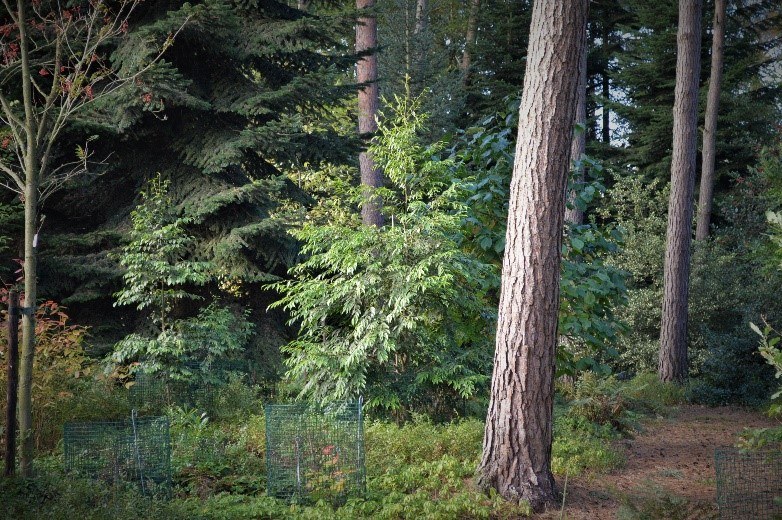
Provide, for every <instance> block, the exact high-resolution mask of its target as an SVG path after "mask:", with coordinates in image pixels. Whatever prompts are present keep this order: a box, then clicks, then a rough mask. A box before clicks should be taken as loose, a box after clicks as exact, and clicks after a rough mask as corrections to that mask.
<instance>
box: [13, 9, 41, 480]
mask: <svg viewBox="0 0 782 520" xmlns="http://www.w3.org/2000/svg"><path fill="white" fill-rule="evenodd" d="M17 13H18V16H19V20H26V19H27V14H26V12H25V0H18V1H17ZM19 47H20V55H21V59H22V100H23V103H24V112H25V123H24V127H25V132H26V134H27V143H26V147H27V153H26V156H25V162H24V170H25V171H24V173H25V190H24V199H25V200H24V310H25V312H24V314H23V317H22V346H21V350H22V352H21V362H20V363H19V440H20V441H21V447H22V453H21V461H20V462H21V464H20V469H21V474H22V476H23V477H25V478H29V477H31V476H32V472H33V455H34V448H35V446H34V441H35V439H34V438H33V431H32V430H33V415H32V387H33V358H34V356H35V300H36V292H37V276H38V272H37V269H36V254H35V253H36V245H37V244H35V243H34V242H35V240H34V237H35V234H36V224H37V222H38V173H39V168H40V163H39V162H40V161H39V159H38V143H37V141H36V134H37V122H36V119H35V114H34V105H33V103H34V101H33V92H32V89H33V87H32V78H31V71H30V63H29V57H30V50H29V42H28V39H27V28H26V25H25V24H24V23H20V24H19Z"/></svg>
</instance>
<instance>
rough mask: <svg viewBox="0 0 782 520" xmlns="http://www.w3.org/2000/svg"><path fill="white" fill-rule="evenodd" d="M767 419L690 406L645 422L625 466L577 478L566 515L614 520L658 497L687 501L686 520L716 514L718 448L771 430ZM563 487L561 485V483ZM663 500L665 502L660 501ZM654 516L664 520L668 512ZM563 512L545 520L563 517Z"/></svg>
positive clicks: (630, 443) (575, 519)
mask: <svg viewBox="0 0 782 520" xmlns="http://www.w3.org/2000/svg"><path fill="white" fill-rule="evenodd" d="M772 425H773V422H771V421H770V420H769V419H768V418H766V417H764V416H763V415H762V414H760V413H758V412H756V411H751V410H747V409H744V408H737V407H721V408H708V407H702V406H694V405H686V406H682V407H680V408H679V409H678V411H677V412H676V413H675V414H674V415H673V416H672V417H671V418H667V419H658V420H654V421H650V422H646V423H645V425H644V431H643V432H642V433H640V434H638V435H637V436H636V437H635V438H634V439H627V440H622V441H619V445H620V447H621V449H622V450H623V451H624V455H625V461H626V463H625V465H624V466H623V467H622V468H621V469H619V470H617V471H615V472H613V473H611V474H608V475H601V476H592V477H579V478H572V479H570V481H569V482H568V490H567V496H566V507H565V515H564V516H563V518H567V519H570V520H582V519H583V520H587V519H588V520H604V519H605V520H608V519H612V520H613V519H615V518H616V517H617V513H618V511H619V507H620V504H621V503H622V501H623V500H625V501H626V500H627V499H628V497H629V498H630V499H631V500H632V502H633V503H635V504H639V503H642V502H643V501H644V498H643V497H651V496H654V495H656V496H657V500H655V503H660V502H662V503H663V504H664V503H666V502H667V503H671V502H673V503H678V504H681V503H683V502H685V501H686V506H683V507H682V506H680V507H679V509H682V508H684V509H686V510H687V511H688V514H687V515H685V516H683V518H693V519H695V518H697V519H702V518H712V517H714V515H715V514H716V508H715V505H714V504H715V500H716V498H715V497H716V485H715V473H714V449H715V448H718V447H723V446H731V445H733V444H734V443H735V442H736V437H737V435H738V434H739V433H740V432H741V431H742V430H743V429H744V428H758V427H763V426H772ZM558 483H559V484H560V486H561V485H562V480H561V479H560V481H559V482H558ZM661 497H662V500H660V498H661ZM654 516H655V517H658V516H659V517H660V518H665V517H667V515H666V514H665V513H664V509H663V508H661V509H660V512H659V513H658V514H657V515H654ZM559 517H560V515H559V512H556V513H549V514H546V515H541V516H540V518H546V519H548V518H559Z"/></svg>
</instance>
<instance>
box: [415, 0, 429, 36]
mask: <svg viewBox="0 0 782 520" xmlns="http://www.w3.org/2000/svg"><path fill="white" fill-rule="evenodd" d="M428 4H429V2H428V1H427V0H416V2H415V28H414V32H413V34H421V33H422V32H424V31H425V30H426V26H427V22H428V21H429V5H428Z"/></svg>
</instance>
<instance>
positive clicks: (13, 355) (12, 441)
mask: <svg viewBox="0 0 782 520" xmlns="http://www.w3.org/2000/svg"><path fill="white" fill-rule="evenodd" d="M6 353H7V361H8V380H7V381H6V382H7V384H8V386H7V392H6V409H5V470H4V475H5V476H6V477H11V476H13V474H14V473H15V472H16V409H17V404H18V403H19V399H18V391H19V292H18V291H16V289H13V290H11V291H10V292H9V294H8V350H7V351H6Z"/></svg>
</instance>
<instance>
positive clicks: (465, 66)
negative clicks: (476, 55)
mask: <svg viewBox="0 0 782 520" xmlns="http://www.w3.org/2000/svg"><path fill="white" fill-rule="evenodd" d="M480 7H481V0H470V13H469V14H468V15H467V33H466V34H465V37H464V52H463V53H462V63H461V65H460V68H461V69H462V81H463V82H464V83H465V84H466V83H467V80H468V78H469V74H470V65H471V63H472V54H471V50H472V49H471V47H472V46H473V44H474V43H475V37H476V35H477V33H478V11H479V10H480Z"/></svg>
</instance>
